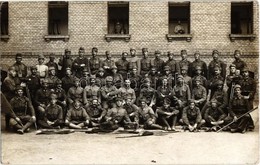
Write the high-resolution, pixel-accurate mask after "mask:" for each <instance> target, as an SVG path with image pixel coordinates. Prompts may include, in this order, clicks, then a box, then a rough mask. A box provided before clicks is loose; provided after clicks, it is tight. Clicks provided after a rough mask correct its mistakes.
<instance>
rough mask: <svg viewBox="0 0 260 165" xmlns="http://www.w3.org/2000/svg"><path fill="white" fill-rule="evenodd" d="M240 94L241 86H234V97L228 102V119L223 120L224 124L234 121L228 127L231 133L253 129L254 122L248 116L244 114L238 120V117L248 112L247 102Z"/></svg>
mask: <svg viewBox="0 0 260 165" xmlns="http://www.w3.org/2000/svg"><path fill="white" fill-rule="evenodd" d="M241 92H242V91H241V86H240V85H235V86H234V97H233V98H232V99H231V101H230V108H229V117H228V118H226V119H225V120H226V123H230V122H231V121H235V122H234V123H233V124H231V125H230V131H231V132H240V133H245V132H246V131H248V130H253V129H254V122H253V120H252V117H251V115H250V114H246V115H245V116H243V117H241V118H240V119H238V117H240V116H241V115H244V114H245V113H247V112H248V111H250V106H249V103H248V100H247V99H245V98H244V96H243V95H242V94H241Z"/></svg>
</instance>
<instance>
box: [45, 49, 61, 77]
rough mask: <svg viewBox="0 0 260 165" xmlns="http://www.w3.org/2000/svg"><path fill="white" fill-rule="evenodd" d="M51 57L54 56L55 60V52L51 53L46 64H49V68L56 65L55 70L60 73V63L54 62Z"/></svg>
mask: <svg viewBox="0 0 260 165" xmlns="http://www.w3.org/2000/svg"><path fill="white" fill-rule="evenodd" d="M51 58H53V60H54V58H55V57H54V55H53V54H51V55H50V61H48V62H47V63H46V64H45V65H46V66H48V68H50V67H54V68H55V72H56V73H57V75H58V71H59V67H58V64H57V63H56V62H54V61H51Z"/></svg>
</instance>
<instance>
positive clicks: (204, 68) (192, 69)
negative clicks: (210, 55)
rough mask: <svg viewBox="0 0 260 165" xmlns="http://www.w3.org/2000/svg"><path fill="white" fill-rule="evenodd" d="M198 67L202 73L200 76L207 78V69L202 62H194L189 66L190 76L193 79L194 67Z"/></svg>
mask: <svg viewBox="0 0 260 165" xmlns="http://www.w3.org/2000/svg"><path fill="white" fill-rule="evenodd" d="M197 66H200V67H201V71H202V75H203V76H204V77H208V76H207V74H208V67H207V64H206V63H205V62H204V61H202V60H200V59H199V60H194V61H193V62H192V63H191V64H190V72H191V73H190V75H191V76H192V77H193V76H194V75H196V67H197Z"/></svg>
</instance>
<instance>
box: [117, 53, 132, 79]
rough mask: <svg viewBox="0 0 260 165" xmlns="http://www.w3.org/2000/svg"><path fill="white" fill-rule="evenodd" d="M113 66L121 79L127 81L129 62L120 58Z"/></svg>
mask: <svg viewBox="0 0 260 165" xmlns="http://www.w3.org/2000/svg"><path fill="white" fill-rule="evenodd" d="M115 65H116V67H117V70H118V73H119V74H121V75H122V76H123V79H124V80H125V79H127V72H128V69H129V68H128V66H129V62H128V61H127V60H126V59H123V58H121V59H119V60H118V61H116V63H115Z"/></svg>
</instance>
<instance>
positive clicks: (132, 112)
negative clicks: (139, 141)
mask: <svg viewBox="0 0 260 165" xmlns="http://www.w3.org/2000/svg"><path fill="white" fill-rule="evenodd" d="M123 108H124V109H125V110H126V112H127V114H128V116H129V118H130V120H131V122H133V123H136V125H135V126H136V128H138V127H139V123H138V122H139V116H138V115H139V107H137V106H136V104H134V103H133V98H132V97H131V96H128V97H126V98H125V104H124V105H123ZM129 126H130V125H129ZM132 126H134V125H132ZM130 128H131V126H130Z"/></svg>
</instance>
